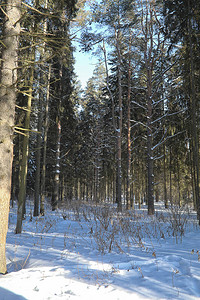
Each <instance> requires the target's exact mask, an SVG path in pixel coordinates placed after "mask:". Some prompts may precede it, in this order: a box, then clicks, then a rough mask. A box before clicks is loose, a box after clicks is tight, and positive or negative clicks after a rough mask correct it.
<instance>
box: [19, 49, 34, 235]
mask: <svg viewBox="0 0 200 300" xmlns="http://www.w3.org/2000/svg"><path fill="white" fill-rule="evenodd" d="M31 51H32V57H31V61H32V62H34V60H35V48H34V47H33V48H32V50H31ZM33 80H34V66H33V65H31V67H30V78H29V91H28V99H27V110H26V118H25V125H24V128H25V130H26V131H25V132H26V133H25V135H24V138H23V146H22V160H21V163H20V164H21V165H20V168H21V169H20V182H19V185H20V186H19V196H18V209H17V225H16V231H15V232H16V233H21V231H22V219H23V216H24V213H25V198H26V180H27V171H28V155H29V128H30V117H31V103H32V97H33Z"/></svg>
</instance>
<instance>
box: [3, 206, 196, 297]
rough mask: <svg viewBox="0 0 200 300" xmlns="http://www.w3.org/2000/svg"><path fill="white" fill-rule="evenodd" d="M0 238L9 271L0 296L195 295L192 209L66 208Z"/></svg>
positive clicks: (30, 220) (12, 220) (31, 220)
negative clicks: (153, 211)
mask: <svg viewBox="0 0 200 300" xmlns="http://www.w3.org/2000/svg"><path fill="white" fill-rule="evenodd" d="M28 207H29V208H28V210H27V215H28V216H27V218H26V220H25V221H24V223H23V232H22V234H20V235H16V234H14V230H15V224H16V207H15V208H14V209H11V212H10V218H9V231H8V236H7V263H8V274H7V275H4V276H3V275H0V300H3V299H6V300H10V299H14V300H22V299H28V300H35V299H37V300H40V299H41V300H42V299H45V300H46V299H55V300H56V299H60V298H62V299H72V300H73V299H74V300H75V299H80V300H82V299H87V300H90V299H92V300H93V299H94V300H98V299H101V300H102V299H104V300H106V299H109V300H110V299H112V300H117V299H119V300H121V299H123V300H129V299H131V300H133V299H181V300H183V299H185V300H186V299H187V300H192V299H200V252H198V251H200V230H199V228H198V225H197V221H196V216H195V214H194V213H192V212H190V213H189V214H188V212H185V211H183V210H182V211H181V212H179V211H178V209H173V210H168V211H166V210H164V209H163V208H162V205H160V204H159V205H157V207H156V211H157V213H156V215H155V216H154V217H149V216H147V212H146V209H145V208H143V209H142V210H140V211H139V210H137V209H136V210H135V211H131V212H129V214H125V213H123V214H117V213H116V211H115V210H114V209H113V208H112V209H111V208H110V207H109V206H108V205H106V206H102V207H95V206H90V205H79V204H76V205H74V206H73V209H72V210H68V209H66V208H62V209H60V210H58V211H56V212H51V210H50V209H47V211H46V215H45V216H44V217H38V218H32V217H31V213H30V211H31V210H30V209H31V204H29V205H28Z"/></svg>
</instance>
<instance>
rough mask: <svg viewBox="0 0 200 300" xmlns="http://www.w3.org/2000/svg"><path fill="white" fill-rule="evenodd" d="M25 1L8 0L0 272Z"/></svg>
mask: <svg viewBox="0 0 200 300" xmlns="http://www.w3.org/2000/svg"><path fill="white" fill-rule="evenodd" d="M20 17H21V1H20V0H15V1H14V0H7V4H6V7H5V21H4V28H3V35H4V39H3V45H4V47H3V49H2V61H1V69H0V179H1V180H0V273H2V274H5V273H6V272H7V268H6V254H5V246H6V235H7V230H8V215H9V203H10V193H11V176H12V161H13V131H14V118H15V101H16V83H17V67H18V44H19V34H20V23H19V20H20Z"/></svg>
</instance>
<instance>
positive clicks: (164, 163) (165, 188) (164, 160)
mask: <svg viewBox="0 0 200 300" xmlns="http://www.w3.org/2000/svg"><path fill="white" fill-rule="evenodd" d="M163 152H164V156H163V169H164V170H163V177H164V178H163V187H164V203H165V208H168V207H169V203H168V195H167V175H166V149H165V145H163Z"/></svg>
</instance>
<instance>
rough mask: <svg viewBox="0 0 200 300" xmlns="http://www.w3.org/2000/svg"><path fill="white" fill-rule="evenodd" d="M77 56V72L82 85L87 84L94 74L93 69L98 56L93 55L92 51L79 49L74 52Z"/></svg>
mask: <svg viewBox="0 0 200 300" xmlns="http://www.w3.org/2000/svg"><path fill="white" fill-rule="evenodd" d="M74 56H75V60H76V62H75V72H76V74H77V76H78V78H79V80H80V82H81V85H82V87H83V88H84V87H85V86H86V83H87V81H88V79H89V78H90V77H92V75H93V70H94V68H95V64H96V62H97V60H96V57H94V56H92V54H91V53H82V52H79V49H78V47H77V51H76V52H75V53H74Z"/></svg>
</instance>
